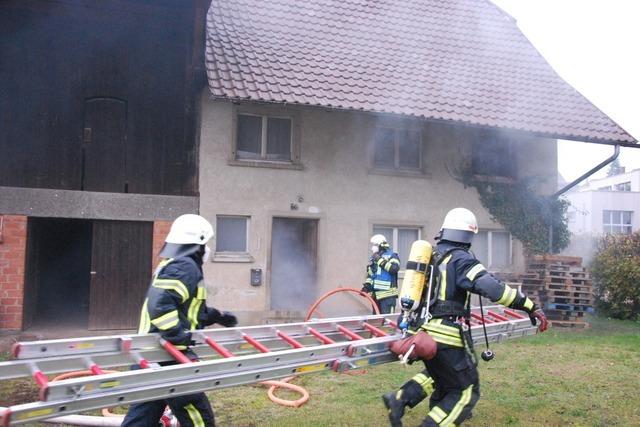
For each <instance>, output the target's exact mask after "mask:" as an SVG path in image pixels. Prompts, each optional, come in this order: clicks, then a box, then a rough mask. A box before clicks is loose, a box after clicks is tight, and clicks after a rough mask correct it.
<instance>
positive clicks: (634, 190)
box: [565, 169, 640, 235]
mask: <svg viewBox="0 0 640 427" xmlns="http://www.w3.org/2000/svg"><path fill="white" fill-rule="evenodd" d="M565 196H566V197H567V199H568V200H569V201H570V202H571V206H569V209H568V212H567V213H568V219H569V231H571V232H572V233H573V234H574V235H601V234H604V233H624V234H631V233H632V232H634V231H636V230H638V229H639V228H640V169H634V170H632V171H631V172H626V173H622V174H618V175H613V176H608V177H605V178H600V179H594V180H591V181H589V182H587V183H586V184H585V185H583V186H581V187H578V188H577V189H576V190H574V191H571V192H569V193H567V194H566V195H565Z"/></svg>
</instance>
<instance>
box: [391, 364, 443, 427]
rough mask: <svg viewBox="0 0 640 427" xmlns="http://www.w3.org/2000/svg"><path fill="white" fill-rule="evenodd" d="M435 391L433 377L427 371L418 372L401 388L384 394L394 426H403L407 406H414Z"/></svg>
mask: <svg viewBox="0 0 640 427" xmlns="http://www.w3.org/2000/svg"><path fill="white" fill-rule="evenodd" d="M432 392H433V379H432V378H431V377H429V376H428V375H426V374H425V373H419V374H416V375H415V376H414V377H413V378H412V379H410V380H409V381H407V382H406V383H405V384H404V385H403V386H402V387H400V390H398V391H396V392H394V393H387V394H385V395H383V396H382V401H383V402H384V406H386V407H387V411H388V412H389V422H390V423H391V426H392V427H402V416H403V415H404V408H405V407H406V406H408V407H410V408H413V407H414V406H416V405H417V404H418V403H420V402H422V401H423V400H424V398H425V397H427V396H428V395H430V394H431V393H432Z"/></svg>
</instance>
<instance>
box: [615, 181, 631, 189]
mask: <svg viewBox="0 0 640 427" xmlns="http://www.w3.org/2000/svg"><path fill="white" fill-rule="evenodd" d="M614 189H615V191H631V181H629V182H623V183H620V184H616V185H615V186H614Z"/></svg>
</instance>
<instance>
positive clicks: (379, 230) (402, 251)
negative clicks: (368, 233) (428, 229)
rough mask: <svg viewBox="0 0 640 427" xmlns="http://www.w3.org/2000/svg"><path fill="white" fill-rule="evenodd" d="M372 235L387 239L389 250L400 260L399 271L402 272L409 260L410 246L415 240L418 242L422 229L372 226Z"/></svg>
mask: <svg viewBox="0 0 640 427" xmlns="http://www.w3.org/2000/svg"><path fill="white" fill-rule="evenodd" d="M373 234H382V235H383V236H384V237H386V238H387V242H388V243H389V245H391V249H393V251H394V252H397V253H398V257H399V258H400V269H401V270H404V268H405V265H406V263H407V259H408V258H409V251H410V250H411V245H412V244H413V242H415V241H416V240H420V236H421V235H422V229H421V228H420V227H410V226H392V225H374V226H373Z"/></svg>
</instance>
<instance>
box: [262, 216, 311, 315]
mask: <svg viewBox="0 0 640 427" xmlns="http://www.w3.org/2000/svg"><path fill="white" fill-rule="evenodd" d="M317 252H318V220H317V219H308V218H273V227H272V231H271V281H270V283H271V310H297V311H306V310H307V309H308V308H309V306H310V305H311V304H312V303H313V301H315V299H316V297H317V260H318V255H317Z"/></svg>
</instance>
